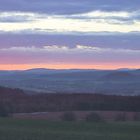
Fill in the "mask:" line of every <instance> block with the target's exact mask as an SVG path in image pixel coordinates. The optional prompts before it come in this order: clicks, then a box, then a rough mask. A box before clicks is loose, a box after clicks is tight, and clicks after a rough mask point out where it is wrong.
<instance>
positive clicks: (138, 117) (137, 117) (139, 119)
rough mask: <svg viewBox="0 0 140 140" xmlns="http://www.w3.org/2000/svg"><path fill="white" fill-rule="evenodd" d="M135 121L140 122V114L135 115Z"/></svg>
mask: <svg viewBox="0 0 140 140" xmlns="http://www.w3.org/2000/svg"><path fill="white" fill-rule="evenodd" d="M134 121H140V114H139V113H138V112H136V113H135V114H134Z"/></svg>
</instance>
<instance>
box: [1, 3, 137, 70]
mask: <svg viewBox="0 0 140 140" xmlns="http://www.w3.org/2000/svg"><path fill="white" fill-rule="evenodd" d="M30 68H54V69H72V68H80V69H117V68H140V0H133V1H132V0H0V70H18V69H30Z"/></svg>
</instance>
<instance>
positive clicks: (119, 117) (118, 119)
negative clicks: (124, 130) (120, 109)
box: [115, 113, 126, 121]
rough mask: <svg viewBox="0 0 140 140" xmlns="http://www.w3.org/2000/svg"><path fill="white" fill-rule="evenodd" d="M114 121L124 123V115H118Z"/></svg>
mask: <svg viewBox="0 0 140 140" xmlns="http://www.w3.org/2000/svg"><path fill="white" fill-rule="evenodd" d="M115 121H126V115H125V113H121V114H118V115H117V117H116V119H115Z"/></svg>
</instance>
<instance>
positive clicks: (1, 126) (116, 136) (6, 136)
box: [0, 119, 140, 140]
mask: <svg viewBox="0 0 140 140" xmlns="http://www.w3.org/2000/svg"><path fill="white" fill-rule="evenodd" d="M139 132H140V123H138V122H137V123H134V122H133V123H132V122H117V123H87V122H48V121H43V120H14V119H0V140H93V139H95V140H139V139H140V134H139Z"/></svg>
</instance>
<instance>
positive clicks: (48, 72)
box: [0, 68, 140, 96]
mask: <svg viewBox="0 0 140 140" xmlns="http://www.w3.org/2000/svg"><path fill="white" fill-rule="evenodd" d="M0 85H1V86H6V87H11V88H20V89H22V90H24V91H28V93H30V91H31V93H40V92H44V93H65V94H68V93H92V94H94V93H101V94H111V95H133V96H134V95H140V86H139V85H140V70H139V69H134V70H133V69H119V70H95V69H87V70H84V69H68V70H64V69H61V70H56V69H42V68H40V69H30V70H23V71H0Z"/></svg>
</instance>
